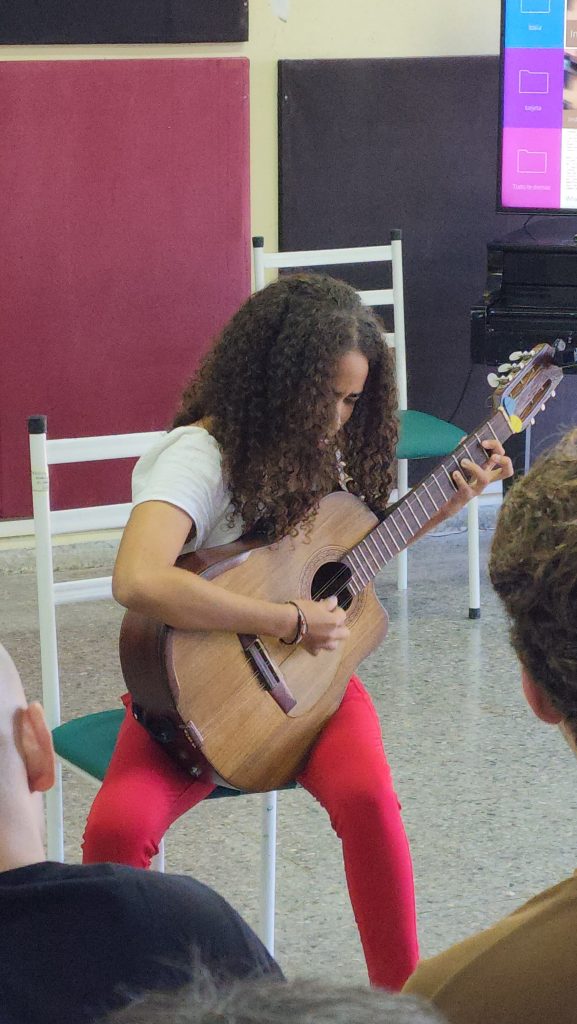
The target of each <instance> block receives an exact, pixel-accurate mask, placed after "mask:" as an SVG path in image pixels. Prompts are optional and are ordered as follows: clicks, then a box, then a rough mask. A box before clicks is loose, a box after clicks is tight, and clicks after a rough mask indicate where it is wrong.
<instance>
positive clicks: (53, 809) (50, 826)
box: [46, 761, 64, 863]
mask: <svg viewBox="0 0 577 1024" xmlns="http://www.w3.org/2000/svg"><path fill="white" fill-rule="evenodd" d="M46 855H47V857H48V860H53V861H60V862H61V863H63V862H64V820H63V811H62V766H61V764H60V763H59V762H58V761H57V762H56V769H55V777H54V785H53V787H52V789H49V790H48V792H47V793H46Z"/></svg>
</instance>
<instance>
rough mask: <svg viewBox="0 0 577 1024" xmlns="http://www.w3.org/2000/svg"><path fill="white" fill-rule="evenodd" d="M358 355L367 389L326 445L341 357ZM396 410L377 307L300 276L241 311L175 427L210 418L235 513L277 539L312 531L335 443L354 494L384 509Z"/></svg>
mask: <svg viewBox="0 0 577 1024" xmlns="http://www.w3.org/2000/svg"><path fill="white" fill-rule="evenodd" d="M351 350H358V351H359V352H361V353H362V354H363V355H364V356H365V357H366V359H367V361H368V363H369V371H368V376H367V381H366V384H365V388H364V391H363V393H362V395H361V397H360V398H359V399H358V401H357V402H356V405H355V407H354V410H353V413H352V416H351V417H350V419H349V421H348V422H347V423H346V424H345V426H344V427H343V428H342V430H341V431H340V432H339V436H338V439H336V438H335V439H333V440H329V441H327V443H323V440H324V439H325V438H327V437H328V436H329V434H330V430H331V426H332V424H333V421H334V414H335V413H334V406H335V397H334V391H333V384H334V377H335V373H336V369H337V363H338V361H339V359H340V358H341V357H342V356H343V355H344V354H346V353H347V352H350V351H351ZM396 409H397V391H396V386H395V376H394V364H393V359H392V356H391V355H390V353H389V351H388V349H387V346H386V344H385V342H384V340H383V326H382V324H381V322H380V321H379V319H378V317H377V316H376V315H375V313H374V312H373V311H372V310H369V309H367V308H366V307H364V306H363V305H362V303H361V300H360V298H359V296H358V295H357V293H356V292H355V290H354V289H353V288H351V287H350V285H348V284H345V283H344V282H343V281H337V280H335V279H334V278H332V277H327V276H324V275H321V274H291V275H287V276H283V277H281V278H279V280H278V281H275V282H274V283H273V284H270V285H268V287H266V288H264V289H263V290H262V291H260V292H257V293H256V294H255V295H253V296H251V298H250V299H248V301H247V302H245V303H244V305H243V306H241V308H240V309H239V310H238V312H237V313H235V315H234V316H233V317H232V319H231V320H230V321H229V323H228V324H227V325H226V326H225V328H224V330H223V331H222V333H221V335H220V337H219V338H218V339H217V341H216V343H215V345H214V347H213V348H212V349H211V351H210V352H209V353H208V354H207V356H206V357H205V358H204V360H203V362H202V364H201V366H200V368H199V370H198V373H197V374H196V376H195V377H194V378H193V379H192V380H191V381H190V383H189V384H188V386H187V388H186V390H185V392H184V395H183V398H182V406H181V409H180V411H179V413H178V414H177V416H176V417H175V420H174V423H173V427H179V426H185V425H188V424H190V423H194V422H196V421H197V420H200V419H203V418H210V430H211V433H212V434H213V435H214V437H215V438H216V440H217V441H218V443H219V446H220V448H221V451H222V454H223V465H224V470H225V473H226V476H227V481H228V485H229V487H230V491H231V494H232V502H233V505H234V507H235V509H236V511H237V512H238V513H239V514H240V516H241V517H242V519H243V521H244V523H245V525H246V527H247V529H253V528H257V529H259V530H260V532H262V533H263V534H264V535H265V536H266V537H267V539H269V540H270V541H273V540H278V539H280V538H281V537H283V536H286V535H287V534H289V533H291V532H292V533H294V532H295V531H296V528H297V527H298V526H299V525H304V526H305V528H307V527H308V526H310V523H311V522H312V518H313V517H314V515H315V513H316V511H317V509H318V502H319V499H320V498H321V497H322V496H323V494H326V493H328V492H329V491H331V490H332V489H333V488H334V486H335V482H336V452H337V447H338V449H339V451H340V452H341V455H342V457H343V459H344V460H345V463H346V466H347V472H348V473H349V474H350V475H351V476H352V478H353V481H352V483H351V484H350V485H349V489H350V490H352V491H353V493H355V494H358V495H362V496H363V497H364V500H365V501H366V502H367V504H369V505H370V506H371V507H373V508H375V509H382V508H384V507H385V505H386V502H387V498H388V495H389V491H390V488H391V483H392V473H391V465H392V462H393V459H394V455H395V447H396V443H397V432H398V428H397V416H396Z"/></svg>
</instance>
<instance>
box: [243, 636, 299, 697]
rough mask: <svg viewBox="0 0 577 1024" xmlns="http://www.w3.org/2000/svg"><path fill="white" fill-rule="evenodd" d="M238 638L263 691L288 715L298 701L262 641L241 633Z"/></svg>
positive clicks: (256, 637)
mask: <svg viewBox="0 0 577 1024" xmlns="http://www.w3.org/2000/svg"><path fill="white" fill-rule="evenodd" d="M238 638H239V640H240V643H241V646H242V649H243V651H244V653H245V655H246V657H247V658H248V661H249V662H250V665H251V667H252V669H253V671H254V673H255V675H256V677H257V679H258V681H259V683H260V685H261V686H262V688H263V690H266V691H267V693H270V695H271V697H272V699H273V700H274V701H276V703H277V704H278V706H279V708H282V710H283V711H284V712H285V713H286V714H287V715H288V713H289V711H291V710H292V708H294V707H295V705H296V700H295V698H294V697H293V695H292V693H291V692H290V690H289V688H288V686H287V684H286V680H285V678H284V676H283V674H282V672H280V670H279V669H278V668H277V666H276V665H275V663H274V661H273V660H272V658H271V656H270V654H269V653H268V651H267V649H266V647H265V645H264V644H263V642H262V640H260V639H259V637H258V636H253V635H251V634H249V633H239V634H238Z"/></svg>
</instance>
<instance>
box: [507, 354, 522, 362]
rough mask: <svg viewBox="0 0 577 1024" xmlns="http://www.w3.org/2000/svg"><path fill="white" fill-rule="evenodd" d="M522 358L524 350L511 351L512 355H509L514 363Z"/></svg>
mask: <svg viewBox="0 0 577 1024" xmlns="http://www.w3.org/2000/svg"><path fill="white" fill-rule="evenodd" d="M522 358H523V353H522V352H511V355H510V356H509V359H510V360H511V362H512V363H518V362H519V360H520V359H522Z"/></svg>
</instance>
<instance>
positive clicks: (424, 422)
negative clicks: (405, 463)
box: [397, 409, 467, 459]
mask: <svg viewBox="0 0 577 1024" xmlns="http://www.w3.org/2000/svg"><path fill="white" fill-rule="evenodd" d="M399 421H400V431H399V443H398V445H397V458H398V459H430V458H442V457H443V455H450V453H451V452H452V451H454V450H455V448H456V447H457V445H458V444H459V442H460V441H462V439H463V438H464V437H466V436H467V435H466V433H465V431H464V430H461V428H460V427H455V426H454V425H453V424H452V423H447V421H446V420H439V419H437V417H436V416H429V414H428V413H426V412H415V411H414V410H413V409H403V411H402V412H399Z"/></svg>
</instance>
